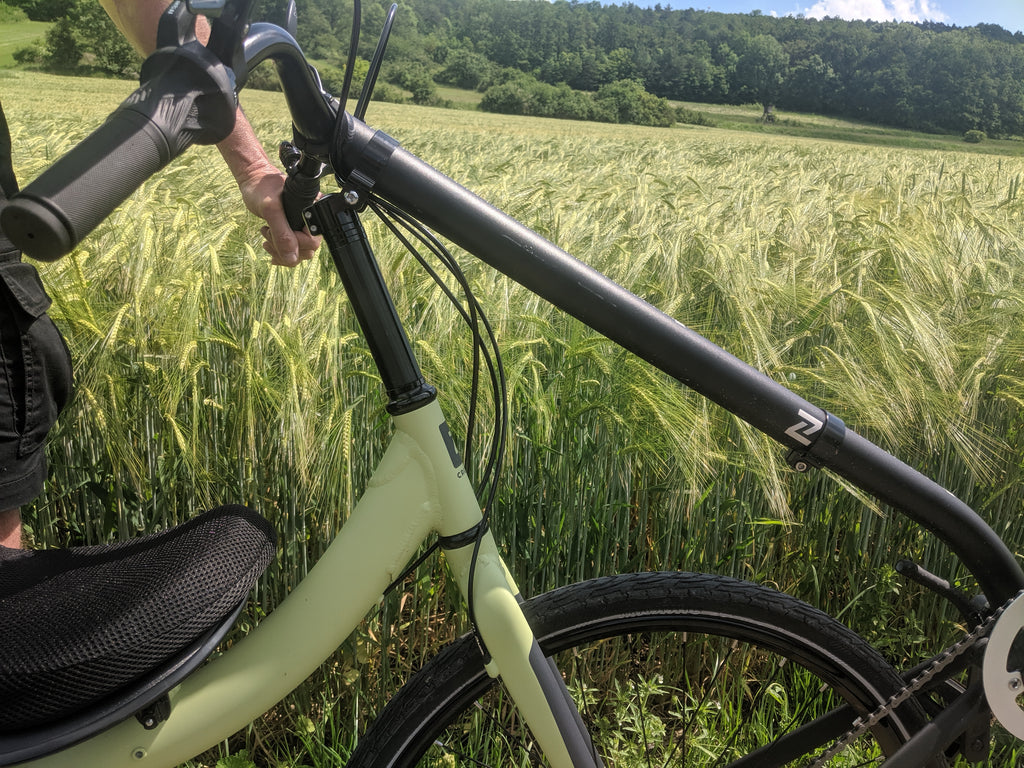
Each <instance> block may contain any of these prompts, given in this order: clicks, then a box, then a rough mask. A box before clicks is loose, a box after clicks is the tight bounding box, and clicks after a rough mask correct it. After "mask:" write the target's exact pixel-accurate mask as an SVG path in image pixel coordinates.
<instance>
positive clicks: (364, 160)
mask: <svg viewBox="0 0 1024 768" xmlns="http://www.w3.org/2000/svg"><path fill="white" fill-rule="evenodd" d="M344 119H345V120H346V125H345V126H344V128H345V130H343V131H341V132H339V133H340V134H341V135H342V137H343V138H342V142H341V145H340V146H336V147H334V153H335V155H334V157H333V161H334V167H335V170H336V172H337V173H338V175H339V177H341V178H358V179H359V180H360V181H361V183H362V184H364V185H366V186H369V187H371V188H372V190H373V192H374V193H375V194H377V195H379V196H380V197H382V198H384V199H386V200H388V201H389V202H391V203H393V204H394V205H396V206H398V207H399V208H401V209H402V210H404V211H406V212H407V213H409V214H410V215H412V216H414V217H415V218H417V219H418V220H420V221H421V222H423V223H424V224H425V225H427V226H428V227H430V228H432V229H434V230H436V231H437V232H439V233H441V234H442V235H444V236H445V237H447V238H448V239H450V240H451V241H453V242H454V243H457V244H458V245H459V246H461V247H462V248H465V249H466V250H467V251H469V252H470V253H472V254H474V255H475V256H476V257H477V258H479V259H480V260H482V261H483V262H485V263H487V264H489V265H490V266H492V267H493V268H495V269H497V270H498V271H499V272H501V273H503V274H505V275H507V276H508V277H510V278H512V279H513V280H515V281H516V282H517V283H519V284H520V285H522V286H524V287H525V288H527V289H528V290H530V291H532V292H534V293H536V294H537V295H538V296H540V297H542V298H544V299H545V300H547V301H549V302H550V303H551V304H553V305H555V306H556V307H558V308H560V309H562V310H563V311H565V312H567V313H568V314H570V315H572V316H573V317H575V318H576V319H578V320H580V321H581V322H583V323H585V324H586V325H587V326H589V327H590V328H593V329H594V330H596V331H598V332H599V333H601V334H603V335H604V336H606V337H607V338H609V339H611V340H612V341H614V342H615V343H617V344H620V345H621V346H623V347H624V348H625V349H628V350H629V351H630V352H633V353H634V354H636V355H638V356H639V357H641V358H643V359H644V360H646V361H647V362H649V363H651V364H652V365H654V366H656V367H657V368H659V369H660V370H662V371H664V372H665V373H667V374H669V375H670V376H672V377H674V378H676V379H678V380H679V381H680V382H682V383H683V384H685V385H686V386H687V387H689V388H691V389H693V390H694V391H696V392H698V393H700V394H702V395H704V396H705V397H707V398H708V399H710V400H712V401H714V402H715V403H717V404H719V405H721V406H722V407H724V408H726V409H727V410H729V411H730V412H732V413H734V414H736V415H737V416H739V417H740V418H742V419H743V420H744V421H746V422H747V423H749V424H751V425H752V426H754V427H756V428H757V429H759V430H761V431H762V432H764V433H765V434H767V435H769V436H770V437H772V438H774V439H775V440H777V441H778V442H780V443H781V444H783V445H785V446H787V447H788V448H790V449H792V450H796V451H808V452H809V453H810V454H811V455H812V456H813V459H814V460H813V463H814V464H816V465H819V466H824V467H827V468H829V469H831V470H833V471H835V472H836V473H837V474H839V475H841V476H842V477H844V478H846V479H848V480H850V481H851V482H852V483H854V484H855V485H856V486H858V487H859V488H862V489H863V490H865V491H867V492H869V493H871V494H872V495H874V496H876V497H877V498H879V499H880V500H882V501H884V502H886V503H888V504H891V505H892V506H894V507H895V508H897V509H899V510H900V511H902V512H903V513H905V514H906V515H907V516H908V517H910V518H911V519H913V520H915V521H916V522H918V523H920V524H921V525H923V526H925V527H926V528H928V529H929V530H931V531H932V532H933V533H935V534H936V535H937V536H938V537H939V538H940V539H942V540H943V541H944V542H945V543H946V544H947V545H949V547H950V548H951V549H952V550H953V551H954V552H955V553H956V554H957V555H958V556H959V557H960V558H961V559H962V560H963V562H964V563H965V564H966V565H967V567H968V568H969V569H970V571H971V572H972V573H973V574H974V575H975V577H976V578H977V579H978V581H979V584H980V585H981V588H982V589H983V590H984V592H985V595H986V596H987V597H988V599H989V601H990V602H991V603H992V604H993V605H1000V604H1002V603H1003V602H1005V601H1006V600H1008V599H1009V598H1010V597H1012V596H1013V595H1015V594H1016V593H1017V592H1018V591H1020V590H1021V589H1022V588H1024V571H1022V570H1021V567H1020V565H1019V564H1018V563H1017V560H1016V558H1015V557H1014V556H1013V553H1011V552H1010V551H1009V549H1007V547H1006V545H1005V544H1004V543H1003V542H1002V540H1001V539H1000V538H999V537H998V536H997V535H996V534H995V532H994V531H992V529H991V528H990V527H989V526H988V524H987V523H985V521H984V520H983V519H982V518H981V517H980V516H979V515H978V514H977V513H976V512H975V511H974V510H972V509H971V508H970V507H968V506H967V505H966V504H964V503H963V502H962V501H960V500H959V499H957V498H956V497H954V496H953V495H952V494H951V493H949V491H947V490H946V489H944V488H943V487H942V486H940V485H938V484H937V483H935V482H934V481H932V480H930V479H928V478H927V477H925V476H924V475H922V474H921V473H919V472H917V471H916V470H914V469H912V468H910V467H909V466H907V465H906V464H904V463H903V462H901V461H899V460H898V459H896V458H894V457H893V456H891V455H890V454H888V453H887V452H885V451H884V450H882V449H881V448H879V447H878V446H876V445H874V444H873V443H871V442H870V441H868V440H866V439H865V438H863V437H861V436H859V435H857V434H855V433H853V432H852V431H849V430H846V429H845V428H843V427H842V422H838V420H837V419H835V418H834V417H832V416H831V415H830V414H828V413H827V412H826V411H824V410H822V409H821V408H819V407H817V406H814V405H812V404H811V403H809V402H807V401H806V400H804V399H803V398H802V397H800V396H798V395H797V394H795V393H794V392H791V391H790V390H788V389H787V388H786V387H784V386H782V385H781V384H778V383H777V382H775V381H773V380H772V379H771V378H769V377H768V376H767V375H765V374H764V373H762V372H760V371H758V370H757V369H755V368H753V367H751V366H749V365H748V364H746V363H744V362H743V361H742V360H740V359H738V358H736V357H735V356H733V355H731V354H729V353H728V352H726V351H725V350H723V349H721V348H720V347H718V346H716V345H715V344H713V343H712V342H710V341H709V340H708V339H706V338H704V337H703V336H701V335H700V334H698V333H696V332H695V331H693V330H691V329H690V328H687V327H686V326H684V325H683V324H682V323H680V322H678V321H677V320H675V319H673V318H671V317H669V316H668V315H666V314H665V313H663V312H661V311H660V310H658V309H657V308H655V307H653V306H652V305H650V304H648V303H647V302H646V301H644V300H642V299H640V298H639V297H637V296H635V295H634V294H632V293H630V292H629V291H627V290H626V289H625V288H623V287H621V286H620V285H618V284H616V283H615V282H614V281H612V280H611V279H609V278H607V277H605V276H604V275H602V274H601V273H600V272H597V271H596V270H594V269H592V268H591V267H589V266H587V265H586V264H583V263H582V262H580V261H579V260H577V259H575V258H574V257H573V256H571V255H569V254H568V253H566V252H565V251H563V250H562V249H560V248H558V247H557V246H555V245H553V244H552V243H550V242H549V241H547V240H545V239H544V238H543V237H541V236H540V235H538V234H537V233H535V232H533V231H531V230H530V229H528V228H527V227H525V226H523V225H522V224H520V223H519V222H517V221H516V220H515V219H513V218H511V217H510V216H508V215H506V214H504V213H502V212H501V211H499V210H498V209H496V208H494V207H493V206H491V205H490V204H488V203H487V202H485V201H484V200H482V199H481V198H479V197H478V196H476V195H475V194H473V193H472V192H470V191H469V190H467V189H465V188H464V187H462V186H460V185H459V184H457V183H456V182H454V181H452V180H451V179H449V178H448V177H446V176H445V175H444V174H442V173H441V172H440V171H437V170H435V169H434V168H432V167H431V166H429V165H428V164H427V163H424V162H423V161H422V160H420V159H418V158H417V157H415V156H414V155H412V154H411V153H409V152H407V151H405V150H404V149H402V148H401V147H399V146H398V145H397V144H396V143H395V142H394V140H393V139H391V138H390V137H387V136H386V135H385V134H381V133H379V132H375V131H373V130H372V129H371V128H369V127H368V126H366V125H365V124H363V123H362V122H361V121H358V120H356V119H354V118H352V117H351V116H348V115H346V116H345V118H344ZM837 422H838V425H837V426H836V427H834V428H831V429H830V427H829V426H827V425H832V424H836V423H837ZM812 436H813V440H812V439H810V437H812Z"/></svg>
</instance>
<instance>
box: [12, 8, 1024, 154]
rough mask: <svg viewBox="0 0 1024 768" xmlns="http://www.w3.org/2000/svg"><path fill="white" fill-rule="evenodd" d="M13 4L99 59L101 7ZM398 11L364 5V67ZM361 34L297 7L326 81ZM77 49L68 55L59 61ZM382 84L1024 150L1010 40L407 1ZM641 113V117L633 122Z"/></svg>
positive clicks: (611, 114) (958, 31)
mask: <svg viewBox="0 0 1024 768" xmlns="http://www.w3.org/2000/svg"><path fill="white" fill-rule="evenodd" d="M7 3H8V4H9V5H14V6H18V7H20V8H22V9H23V10H24V11H25V12H26V13H27V14H28V15H29V17H31V18H35V19H47V18H51V19H63V20H64V21H63V22H60V21H59V22H58V24H57V25H56V26H61V25H62V24H63V26H65V27H66V28H67V29H66V30H65V36H66V37H67V36H70V38H71V39H72V42H75V41H76V40H77V44H78V45H80V46H81V47H82V48H83V49H88V48H89V47H90V45H96V44H95V43H93V42H91V40H90V36H92V38H96V31H95V26H96V24H98V21H97V19H96V15H97V14H96V13H95V11H94V10H91V9H92V8H98V5H97V4H96V3H95V2H94V0H7ZM390 4H391V0H365V2H363V3H362V8H363V10H362V15H363V22H364V35H363V39H362V43H361V47H360V54H361V55H362V56H363V57H364V59H368V58H369V57H370V55H371V54H372V50H373V47H374V45H375V43H376V35H377V31H378V30H379V29H380V27H381V25H382V24H383V20H384V16H385V13H386V10H387V8H388V7H389V6H390ZM283 5H284V3H283V0H259V1H258V6H257V7H258V9H257V12H256V16H257V17H258V18H264V19H268V20H280V19H281V18H283ZM87 6H88V7H89V8H87ZM76 18H78V19H81V21H78V22H76ZM351 19H352V0H303V1H302V2H299V3H298V20H299V21H298V34H297V37H298V40H299V42H300V43H301V44H302V46H303V48H304V50H305V51H306V53H307V55H309V56H311V57H313V58H315V59H317V60H319V61H320V62H322V66H323V71H324V72H325V73H326V77H325V80H326V81H328V82H330V80H331V79H332V76H333V75H335V74H336V73H335V71H334V70H335V68H338V67H340V66H341V64H342V63H343V60H344V56H345V54H346V48H347V46H348V40H349V35H350V25H351ZM55 28H56V27H55ZM108 47H109V46H108ZM67 48H68V41H67V40H64V41H63V43H62V48H61V50H65V51H66V50H67ZM115 68H116V67H115ZM383 79H384V81H385V85H384V90H383V91H382V95H383V96H384V97H385V98H387V97H388V95H389V94H388V86H387V83H390V84H391V85H392V86H393V87H395V88H400V89H402V91H403V92H404V93H406V94H411V98H412V100H414V101H417V102H420V103H431V102H432V101H436V100H437V95H436V84H438V83H440V84H449V85H455V86H459V87H462V88H471V89H475V90H479V91H481V92H482V93H483V94H484V99H483V106H484V107H485V108H491V109H494V110H496V111H507V112H525V113H533V114H549V115H551V116H556V117H557V116H564V117H586V118H590V119H603V120H612V121H619V122H642V121H647V122H654V123H657V121H658V120H661V119H665V118H664V115H663V114H662V113H661V112H659V110H661V111H662V112H663V111H664V109H665V108H666V105H667V101H665V100H668V99H671V100H674V101H684V102H691V103H707V104H746V103H757V104H761V105H762V106H763V107H764V112H765V115H766V117H770V115H771V111H772V109H773V108H778V109H782V110H792V111H803V112H816V113H820V114H825V115H834V116H837V117H846V118H853V119H858V120H866V121H869V122H876V123H880V124H885V125H889V126H894V127H900V128H909V129H914V130H924V131H934V132H944V133H964V132H967V131H982V132H984V133H986V134H988V135H991V136H1004V137H1005V136H1024V35H1022V34H1021V33H1014V34H1011V33H1010V32H1008V31H1007V30H1005V29H1003V28H1001V27H999V26H996V25H984V24H983V25H978V26H976V27H971V28H958V27H951V26H947V25H943V24H937V23H924V24H910V23H896V22H871V21H852V22H851V21H843V20H840V19H822V20H818V19H811V18H803V17H782V18H775V17H771V16H766V15H763V14H759V13H754V14H747V15H740V14H725V13H717V12H712V11H697V10H692V9H691V10H671V9H668V8H663V7H661V6H655V7H654V8H651V9H648V8H641V7H639V6H636V5H633V4H631V3H624V4H621V5H602V4H600V3H598V2H577V0H555V1H554V2H549V1H548V0H401V2H400V3H399V12H398V21H397V23H396V26H395V32H394V35H393V38H392V43H391V46H390V48H389V55H388V60H387V65H386V69H385V72H384V78H383ZM392 95H393V94H392ZM601 97H603V99H604V100H603V101H601ZM595 100H597V104H596V106H595ZM641 102H642V103H641ZM630 104H632V105H633V106H636V107H637V109H638V110H639V111H638V112H637V114H627V113H626V112H628V110H625V107H624V106H623V105H630ZM638 105H639V106H638ZM641 107H642V109H641ZM588 110H589V112H588ZM562 112H566V113H567V114H562ZM577 113H578V114H577ZM656 113H657V114H656ZM658 115H661V116H658ZM631 118H632V119H631ZM668 119H671V115H670V116H669V118H668Z"/></svg>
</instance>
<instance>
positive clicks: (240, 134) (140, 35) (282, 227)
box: [100, 0, 320, 266]
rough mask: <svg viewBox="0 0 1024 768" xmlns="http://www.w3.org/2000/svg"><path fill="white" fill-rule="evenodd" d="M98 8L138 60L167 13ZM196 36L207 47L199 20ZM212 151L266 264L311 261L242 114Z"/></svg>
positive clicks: (126, 6) (155, 4) (310, 244)
mask: <svg viewBox="0 0 1024 768" xmlns="http://www.w3.org/2000/svg"><path fill="white" fill-rule="evenodd" d="M100 4H101V5H102V6H103V9H104V10H105V11H106V12H107V14H108V15H109V16H110V18H111V19H112V20H113V21H114V24H115V25H117V28H118V29H119V30H120V31H121V33H122V34H123V35H124V36H125V37H126V38H127V39H128V41H129V42H130V43H131V44H132V45H133V46H134V47H135V49H136V50H138V51H139V52H140V53H142V54H143V55H148V54H150V53H152V51H153V50H154V49H155V48H156V30H157V23H158V22H159V19H160V16H161V15H162V14H163V12H164V10H166V8H167V4H168V3H167V0H100ZM196 34H197V36H198V37H199V39H200V41H202V42H204V43H205V42H206V39H207V38H208V36H209V25H208V24H207V22H206V19H204V18H203V17H199V19H198V20H197V24H196ZM217 148H218V149H219V150H220V153H221V156H222V157H223V158H224V160H225V162H226V163H227V165H228V168H230V169H231V173H232V175H233V176H234V178H235V182H236V183H237V184H238V188H239V190H240V191H241V193H242V200H243V201H244V203H245V207H246V208H248V209H249V210H250V211H251V212H252V213H254V214H256V215H257V216H259V217H260V218H262V219H263V220H264V222H265V224H264V226H263V227H262V229H261V230H260V231H261V233H262V234H263V237H264V240H265V241H264V243H263V248H264V249H265V250H266V251H267V253H269V254H270V255H271V262H272V263H274V264H279V265H282V266H295V265H296V264H299V263H300V262H302V261H304V260H306V259H309V258H311V257H312V256H313V253H314V252H315V251H316V249H317V247H318V246H319V244H320V241H319V238H314V237H313V236H311V235H310V234H309V233H308V232H305V231H301V232H296V231H293V230H292V228H291V226H290V225H289V224H288V220H287V217H286V216H285V213H284V208H283V206H282V205H281V191H282V189H283V188H284V178H285V177H284V175H283V174H282V173H281V171H280V170H278V168H277V167H276V166H275V165H274V164H273V163H272V162H271V161H270V158H268V157H267V154H266V152H264V150H263V147H262V145H261V144H260V142H259V139H258V138H257V137H256V134H255V132H254V131H253V129H252V126H251V125H250V124H249V121H248V120H247V119H246V117H245V114H244V113H243V112H242V110H241V109H239V110H238V114H237V116H236V119H235V128H234V130H233V131H232V132H231V135H229V136H228V137H227V138H226V139H224V140H223V141H222V142H220V143H219V144H218V145H217Z"/></svg>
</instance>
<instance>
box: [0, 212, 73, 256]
mask: <svg viewBox="0 0 1024 768" xmlns="http://www.w3.org/2000/svg"><path fill="white" fill-rule="evenodd" d="M0 229H2V230H3V232H4V234H5V235H6V236H7V237H8V238H9V239H10V241H11V242H12V243H14V244H15V245H16V246H17V247H18V248H20V249H21V250H22V251H23V252H24V253H26V254H27V255H28V256H31V257H32V258H33V259H37V260H38V261H56V260H57V259H59V258H60V257H61V256H63V255H64V254H66V253H68V252H70V251H71V249H72V248H74V246H75V243H76V242H78V239H77V238H75V237H74V234H73V233H72V232H71V230H70V228H69V226H68V223H67V222H66V221H64V219H63V218H62V217H61V216H60V215H59V214H58V213H57V212H56V211H54V210H53V209H52V208H50V207H49V206H47V205H46V204H45V203H42V202H39V201H38V200H34V199H32V198H31V197H25V196H19V197H15V198H14V199H13V200H11V201H10V202H9V203H8V204H7V205H6V206H4V209H3V213H2V214H0Z"/></svg>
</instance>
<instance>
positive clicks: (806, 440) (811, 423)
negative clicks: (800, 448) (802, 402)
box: [786, 408, 824, 445]
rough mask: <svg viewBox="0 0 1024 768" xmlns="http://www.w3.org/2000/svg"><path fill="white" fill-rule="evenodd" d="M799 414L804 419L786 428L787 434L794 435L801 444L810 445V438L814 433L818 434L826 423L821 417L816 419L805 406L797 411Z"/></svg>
mask: <svg viewBox="0 0 1024 768" xmlns="http://www.w3.org/2000/svg"><path fill="white" fill-rule="evenodd" d="M796 413H797V416H799V417H800V418H802V419H804V421H800V422H797V423H796V424H794V425H793V426H792V427H790V428H789V429H787V430H786V434H787V435H789V436H790V437H792V438H793V439H794V440H796V441H797V442H798V443H800V444H801V445H810V444H811V440H810V438H811V437H812V436H813V435H816V434H818V432H820V431H821V428H822V426H823V425H824V423H823V422H822V421H821V420H820V419H816V418H814V417H813V416H811V414H809V413H808V412H807V411H805V410H804V409H803V408H801V409H800V410H799V411H797V412H796Z"/></svg>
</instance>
